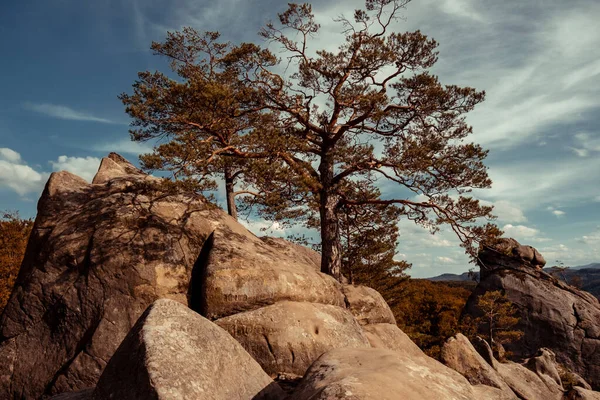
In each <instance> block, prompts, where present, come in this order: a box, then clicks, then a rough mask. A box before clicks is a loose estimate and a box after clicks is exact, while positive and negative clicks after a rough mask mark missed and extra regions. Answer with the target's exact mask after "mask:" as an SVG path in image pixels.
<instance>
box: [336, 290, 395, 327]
mask: <svg viewBox="0 0 600 400" xmlns="http://www.w3.org/2000/svg"><path fill="white" fill-rule="evenodd" d="M342 291H343V293H344V295H345V296H346V304H347V305H348V308H349V309H350V311H351V312H352V314H353V315H354V317H355V318H356V320H357V321H358V322H359V323H360V324H361V325H367V324H381V323H386V324H396V319H395V318H394V313H392V310H391V309H390V307H389V306H388V304H387V303H386V302H385V300H384V299H383V297H382V296H381V294H379V292H378V291H376V290H375V289H371V288H370V287H366V286H356V285H343V287H342Z"/></svg>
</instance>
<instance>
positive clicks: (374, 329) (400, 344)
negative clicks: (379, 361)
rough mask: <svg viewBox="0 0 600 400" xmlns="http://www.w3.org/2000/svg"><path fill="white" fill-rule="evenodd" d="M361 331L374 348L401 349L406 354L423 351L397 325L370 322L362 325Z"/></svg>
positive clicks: (419, 353) (417, 353)
mask: <svg viewBox="0 0 600 400" xmlns="http://www.w3.org/2000/svg"><path fill="white" fill-rule="evenodd" d="M363 331H364V332H365V335H366V336H367V339H368V340H369V343H370V344H371V347H374V348H376V349H388V350H395V351H401V352H404V353H406V354H408V355H414V356H419V357H420V356H421V355H422V354H423V351H421V349H420V348H419V346H417V345H416V344H415V342H413V341H412V340H410V338H409V337H408V335H407V334H406V333H404V332H402V330H401V329H400V328H398V326H397V325H392V324H371V325H366V326H363Z"/></svg>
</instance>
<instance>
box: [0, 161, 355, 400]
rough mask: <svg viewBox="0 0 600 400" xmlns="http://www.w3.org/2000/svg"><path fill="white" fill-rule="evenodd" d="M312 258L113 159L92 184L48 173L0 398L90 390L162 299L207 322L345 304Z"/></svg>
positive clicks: (3, 358) (6, 336)
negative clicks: (288, 307) (282, 306)
mask: <svg viewBox="0 0 600 400" xmlns="http://www.w3.org/2000/svg"><path fill="white" fill-rule="evenodd" d="M317 258H318V254H316V253H314V252H312V251H311V250H308V249H304V248H301V247H300V246H297V245H293V244H291V243H287V242H285V241H282V240H261V239H259V238H257V237H256V236H255V235H253V234H252V233H250V232H249V231H248V230H247V229H245V228H244V227H243V226H242V225H240V224H239V223H237V222H236V221H235V220H233V219H232V218H230V217H229V216H228V215H227V214H226V213H224V212H223V211H221V210H219V209H216V208H215V207H214V206H211V205H210V204H208V203H207V202H206V201H205V200H204V198H203V197H202V196H198V195H194V194H187V193H179V192H177V191H173V190H171V189H169V188H168V187H167V186H165V185H162V184H161V181H160V180H159V179H158V178H153V177H151V176H148V175H146V174H144V173H142V172H141V171H139V170H138V169H137V168H135V167H134V166H133V165H131V164H130V163H129V162H127V161H126V160H125V159H124V158H122V157H121V156H119V155H118V154H114V153H111V154H110V155H109V156H108V157H106V158H104V159H103V160H102V163H101V165H100V169H99V170H98V173H97V174H96V176H95V178H94V180H93V183H92V184H88V183H87V182H86V181H84V180H83V179H81V178H79V177H77V176H75V175H73V174H71V173H69V172H57V173H53V174H52V175H51V176H50V179H49V180H48V183H47V184H46V187H45V189H44V192H43V194H42V196H41V198H40V200H39V202H38V215H37V218H36V221H35V226H34V228H33V233H32V236H31V238H30V241H29V245H28V248H27V251H26V255H25V259H24V261H23V264H22V266H21V270H20V272H19V276H18V278H17V283H16V286H15V289H14V292H13V295H12V296H11V299H10V301H9V303H8V304H7V306H6V308H5V310H4V312H3V314H2V316H1V317H0V393H2V394H4V393H7V394H9V395H8V396H7V397H11V398H13V397H14V398H37V397H39V396H41V395H52V394H58V393H62V392H71V391H77V390H82V389H85V388H88V387H91V386H94V385H95V383H96V382H97V380H98V378H99V376H100V374H101V373H102V371H103V370H104V368H105V366H106V363H107V362H108V360H109V359H110V358H111V356H112V355H113V353H114V352H115V351H116V349H117V347H118V345H119V343H120V342H121V341H122V340H123V338H124V337H125V335H126V334H127V332H129V330H130V329H131V327H132V326H133V324H134V323H135V321H136V320H137V319H138V317H139V316H140V315H141V314H142V312H143V311H144V310H145V309H146V308H147V307H148V306H149V305H150V304H152V302H154V301H155V300H157V299H159V298H170V299H173V300H176V301H178V302H180V303H182V304H185V305H188V306H189V307H190V308H192V309H194V310H196V311H199V312H201V313H202V314H203V315H205V316H208V317H210V318H213V319H214V318H218V317H222V316H227V315H231V314H235V313H237V312H240V311H251V310H254V309H257V308H260V307H262V306H266V305H269V304H274V303H276V302H277V301H280V300H281V301H283V300H292V301H300V302H303V301H306V302H314V303H323V304H332V305H336V306H340V308H345V300H344V295H343V293H342V292H341V285H340V284H339V283H337V282H336V281H335V280H334V279H333V278H331V277H330V276H327V275H325V274H321V273H320V272H318V271H319V266H318V265H316V259H317ZM40 354H44V356H43V357H39V355H40ZM0 397H2V396H0Z"/></svg>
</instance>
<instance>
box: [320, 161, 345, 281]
mask: <svg viewBox="0 0 600 400" xmlns="http://www.w3.org/2000/svg"><path fill="white" fill-rule="evenodd" d="M319 173H320V174H321V184H322V189H321V193H320V205H319V215H320V217H321V272H323V273H326V274H329V275H331V276H333V277H334V278H335V279H337V280H338V281H340V282H341V280H342V243H341V240H340V229H339V221H338V214H337V209H338V205H339V200H340V199H339V196H338V195H336V194H334V193H333V155H331V154H327V153H325V154H323V155H322V156H321V165H319Z"/></svg>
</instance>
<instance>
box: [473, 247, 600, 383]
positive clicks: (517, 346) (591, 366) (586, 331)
mask: <svg viewBox="0 0 600 400" xmlns="http://www.w3.org/2000/svg"><path fill="white" fill-rule="evenodd" d="M503 243H504V244H503V246H504V247H503V246H500V248H498V249H485V250H483V251H482V252H481V253H480V256H481V257H480V258H482V260H483V262H482V264H481V281H480V282H479V285H478V286H477V288H476V289H475V291H474V293H473V295H472V296H471V297H470V298H469V300H468V302H467V304H466V306H465V313H466V314H468V315H471V316H473V317H477V316H479V313H480V311H479V310H478V308H477V300H478V299H479V297H480V296H482V295H484V294H485V293H486V292H488V291H501V292H503V293H504V294H505V295H506V297H507V298H508V300H510V301H511V302H512V303H513V304H515V306H516V307H517V308H518V311H519V317H520V321H519V323H518V324H517V325H516V326H515V329H518V330H521V331H523V333H524V335H523V337H522V338H521V339H520V340H518V341H516V342H514V343H509V344H506V349H507V350H508V351H510V352H511V353H512V354H514V356H515V357H519V358H527V357H530V356H531V355H532V354H535V352H536V351H537V350H538V349H540V348H543V347H545V348H548V349H550V350H552V351H553V352H554V353H555V354H556V360H557V361H558V362H559V363H561V364H564V365H565V366H566V367H567V368H568V369H569V370H571V371H573V372H575V373H577V374H579V375H581V376H582V377H583V378H584V379H586V380H587V381H588V382H589V383H590V384H591V385H592V387H594V388H595V389H598V388H600V322H599V321H600V303H598V299H596V298H595V297H594V296H592V295H591V294H589V293H586V292H583V291H581V290H578V289H576V288H574V287H572V286H569V285H567V284H565V283H563V282H561V281H559V280H557V279H556V278H554V277H552V276H550V275H549V274H547V273H545V272H544V271H543V270H541V269H540V268H537V267H535V266H533V265H532V263H527V262H525V261H524V260H523V259H522V258H520V257H517V256H515V255H513V254H512V250H509V249H512V248H513V247H518V246H520V245H519V244H518V242H516V241H515V240H513V239H510V240H506V241H505V242H503ZM537 257H538V256H536V255H535V252H534V259H536V258H537ZM536 263H537V264H536ZM539 263H540V261H539V260H538V261H535V262H534V263H533V264H536V265H539Z"/></svg>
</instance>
